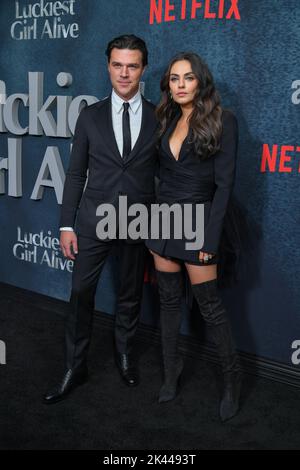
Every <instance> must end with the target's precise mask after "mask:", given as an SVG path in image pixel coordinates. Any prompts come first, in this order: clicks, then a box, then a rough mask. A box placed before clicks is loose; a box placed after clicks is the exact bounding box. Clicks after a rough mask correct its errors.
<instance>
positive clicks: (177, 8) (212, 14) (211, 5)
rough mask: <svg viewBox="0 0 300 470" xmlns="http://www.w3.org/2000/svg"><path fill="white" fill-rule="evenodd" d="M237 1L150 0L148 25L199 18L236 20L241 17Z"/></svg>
mask: <svg viewBox="0 0 300 470" xmlns="http://www.w3.org/2000/svg"><path fill="white" fill-rule="evenodd" d="M238 1H239V0H203V1H202V2H199V1H197V0H180V1H178V2H177V4H176V5H175V4H174V0H150V14H149V23H150V24H154V23H162V22H167V21H176V20H186V19H192V20H193V19H196V18H199V17H200V16H201V17H202V18H203V19H205V20H207V19H220V18H223V19H226V20H231V19H236V20H240V19H241V15H240V12H239V8H238Z"/></svg>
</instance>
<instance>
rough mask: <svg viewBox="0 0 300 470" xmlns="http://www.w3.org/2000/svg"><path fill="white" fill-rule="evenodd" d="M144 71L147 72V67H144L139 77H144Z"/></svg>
mask: <svg viewBox="0 0 300 470" xmlns="http://www.w3.org/2000/svg"><path fill="white" fill-rule="evenodd" d="M146 70H147V65H145V67H144V68H143V71H142V75H141V76H143V75H144V73H145V72H146Z"/></svg>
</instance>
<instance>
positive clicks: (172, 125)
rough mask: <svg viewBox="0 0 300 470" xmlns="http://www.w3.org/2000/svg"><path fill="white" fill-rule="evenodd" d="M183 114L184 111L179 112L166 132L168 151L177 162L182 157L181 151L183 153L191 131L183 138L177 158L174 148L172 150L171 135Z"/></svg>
mask: <svg viewBox="0 0 300 470" xmlns="http://www.w3.org/2000/svg"><path fill="white" fill-rule="evenodd" d="M181 116H182V113H181V112H180V113H177V114H176V115H175V117H174V118H173V120H172V121H171V123H170V125H169V129H168V130H167V132H166V139H167V148H168V151H169V154H170V156H171V158H172V159H173V160H174V161H175V162H178V161H179V160H180V157H181V153H182V150H183V147H184V145H185V142H186V140H187V138H188V136H189V133H190V131H188V133H187V135H186V137H185V138H184V139H183V141H182V143H181V147H180V150H179V152H178V158H175V156H174V154H173V152H172V150H171V146H170V136H171V134H172V133H173V132H174V130H175V128H176V125H177V123H178V121H179V119H180V118H181Z"/></svg>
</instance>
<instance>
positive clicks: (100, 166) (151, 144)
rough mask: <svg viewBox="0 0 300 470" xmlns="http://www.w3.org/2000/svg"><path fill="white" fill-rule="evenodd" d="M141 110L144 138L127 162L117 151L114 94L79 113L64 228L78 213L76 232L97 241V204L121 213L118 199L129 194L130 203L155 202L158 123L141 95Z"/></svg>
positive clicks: (65, 197) (65, 198) (66, 189)
mask: <svg viewBox="0 0 300 470" xmlns="http://www.w3.org/2000/svg"><path fill="white" fill-rule="evenodd" d="M142 106H143V108H142V123H141V130H140V134H139V137H138V139H137V142H136V144H135V145H134V147H133V149H132V151H131V153H130V155H129V157H128V158H127V159H126V161H124V160H123V158H122V156H121V155H120V153H119V150H118V146H117V142H116V139H115V135H114V131H113V125H112V109H111V96H109V97H108V98H106V99H104V100H103V101H100V102H97V103H95V104H92V105H91V106H87V107H86V108H84V109H83V110H82V111H81V113H80V115H79V117H78V120H77V123H76V128H75V134H74V140H73V148H72V152H71V159H70V165H69V168H68V171H67V173H66V181H65V186H64V192H63V202H62V209H61V218H60V226H61V227H62V226H65V227H67V226H68V227H69V226H70V227H74V225H75V219H76V215H77V220H76V231H77V232H78V234H80V235H83V236H87V237H92V238H97V235H96V225H97V222H98V221H99V220H100V218H99V217H97V216H96V209H97V207H98V205H99V204H101V203H110V204H113V205H114V207H115V208H116V209H117V205H118V197H119V196H120V195H126V196H127V198H128V205H129V204H133V203H143V204H146V205H148V204H150V203H151V202H153V201H154V199H155V192H154V175H155V171H156V164H157V159H158V157H157V149H156V129H157V121H156V117H155V113H154V110H155V106H154V105H153V104H151V103H149V102H148V101H147V100H145V99H144V98H143V97H142ZM87 172H88V181H87V185H86V188H85V191H84V192H83V189H84V186H85V183H86V178H87ZM79 204H80V207H79ZM78 208H79V211H78ZM77 211H78V214H77ZM129 241H130V240H129Z"/></svg>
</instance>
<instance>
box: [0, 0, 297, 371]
mask: <svg viewBox="0 0 300 470" xmlns="http://www.w3.org/2000/svg"><path fill="white" fill-rule="evenodd" d="M17 3H18V5H19V10H21V9H22V7H23V6H28V5H34V4H35V3H40V1H39V2H35V1H33V0H32V1H24V0H23V1H20V2H15V1H13V0H1V2H0V80H1V81H2V95H3V83H5V84H6V94H7V96H10V95H12V94H14V93H28V72H44V98H46V97H48V95H72V96H73V97H76V96H78V95H92V96H95V97H97V98H98V99H101V98H103V97H105V96H107V95H108V93H109V92H110V83H109V80H108V76H107V72H106V57H105V55H104V51H105V47H106V44H107V42H108V41H109V40H110V39H112V38H113V37H115V36H117V35H119V34H124V33H134V34H136V35H138V36H141V37H143V38H144V39H145V40H146V42H147V45H148V48H149V67H148V70H147V72H146V73H145V75H144V82H145V96H146V98H148V99H150V100H151V101H152V102H153V103H157V101H158V99H159V81H160V78H161V75H162V72H163V70H164V67H165V65H166V64H167V62H168V60H169V59H170V58H171V57H172V56H173V55H174V54H175V53H176V52H179V51H181V50H187V49H188V50H193V51H195V52H197V53H199V54H200V55H201V56H203V57H204V58H205V59H206V61H207V63H208V64H209V66H210V68H211V70H212V72H213V74H214V77H215V80H216V84H217V87H218V89H219V91H220V93H221V96H222V101H223V105H224V106H225V107H229V108H231V109H232V110H233V111H234V112H235V114H236V115H237V117H238V121H239V128H240V144H239V154H238V168H237V179H236V185H235V194H236V196H237V198H238V200H239V201H240V202H241V204H242V205H243V206H244V207H245V209H247V211H248V215H249V218H250V219H251V223H252V224H253V227H255V229H256V230H257V233H259V234H260V235H259V236H257V239H256V249H255V252H254V255H252V256H251V259H249V260H248V269H247V271H246V272H245V273H244V275H243V279H242V280H241V282H240V283H239V284H238V286H236V287H233V288H230V289H229V288H228V289H226V290H224V291H223V295H224V299H225V302H226V305H227V306H228V310H229V312H230V316H231V319H232V322H233V326H234V332H235V337H236V340H237V343H238V347H239V348H240V349H241V350H243V351H246V352H250V353H254V354H257V355H259V356H263V357H266V358H270V359H275V360H278V361H282V362H285V363H287V364H290V365H292V363H291V354H292V349H291V344H292V342H293V340H295V339H300V309H299V306H300V296H299V291H300V290H299V285H300V274H299V263H300V249H299V243H300V210H299V207H300V198H299V162H300V159H299V155H300V154H299V151H298V150H297V146H298V145H300V138H299V136H300V119H299V117H300V103H298V101H300V99H299V98H298V95H299V96H300V93H298V89H300V65H299V64H300V49H299V40H300V30H299V23H300V3H299V1H298V0H288V1H287V0H276V1H274V0H239V1H238V2H232V0H228V1H227V0H225V2H223V3H224V14H223V15H222V14H221V15H220V16H221V18H205V17H204V16H205V10H204V7H205V5H206V8H208V7H209V8H210V9H209V10H207V12H208V11H209V12H218V11H219V7H220V4H221V3H222V2H221V0H215V1H213V0H211V1H210V2H209V1H208V0H207V1H206V2H205V1H203V2H202V3H203V6H202V8H199V9H198V10H197V11H196V18H191V8H192V5H193V2H192V0H187V1H186V2H183V1H181V0H179V1H178V0H173V1H172V0H170V1H169V2H168V1H167V0H163V1H161V2H160V1H159V0H158V1H156V2H154V1H152V2H151V1H150V0H128V1H126V2H125V1H123V0H110V1H109V2H107V1H105V0H76V1H73V2H71V3H73V5H72V8H73V9H74V15H62V17H61V23H65V24H69V23H73V22H75V23H77V24H78V34H79V35H78V37H77V38H70V37H68V38H61V39H58V38H53V39H50V38H49V37H47V36H44V37H43V38H40V37H37V39H23V40H18V39H16V38H13V37H12V30H11V28H12V25H13V23H14V22H15V21H17V19H16V4H17ZM44 3H46V2H44ZM48 3H54V2H48ZM64 3H65V4H66V5H67V4H69V5H70V2H64ZM160 3H161V4H162V8H163V10H162V21H161V22H160V23H158V22H157V21H156V20H155V21H154V22H153V24H150V6H151V4H152V6H155V5H156V6H158V7H159V5H160ZM184 3H186V18H185V19H181V18H180V15H181V8H182V5H183V4H184ZM232 3H233V4H234V3H235V4H236V5H237V7H238V11H239V16H240V19H238V18H236V16H234V15H233V16H231V17H230V18H228V19H226V12H227V13H228V11H229V10H230V6H231V5H232ZM194 4H195V2H194ZM168 5H169V8H170V10H169V16H171V18H168V17H166V16H165V14H166V9H167V8H168ZM207 12H206V16H208V13H207ZM172 15H173V16H174V17H175V18H174V19H172ZM46 19H47V17H42V18H38V21H37V24H38V28H39V31H38V33H39V34H40V32H41V27H42V25H43V24H44V22H45V20H46ZM165 19H167V20H168V19H169V21H165ZM22 21H23V20H22ZM30 21H31V19H30V18H28V19H27V23H26V24H27V25H29V24H30ZM49 21H50V22H52V21H53V17H52V18H51V19H49ZM15 34H19V30H18V29H17V28H16V29H15ZM59 72H67V73H70V74H71V75H72V77H73V83H72V85H71V86H70V87H69V88H68V89H64V88H60V87H59V86H58V85H57V83H56V76H57V74H58V73H59ZM297 80H298V81H299V82H297ZM0 83H1V82H0ZM0 93H1V90H0ZM4 101H5V98H3V96H2V103H3V104H4ZM0 106H1V105H0ZM0 116H1V115H0ZM27 120H28V113H27V111H26V109H25V107H21V109H20V121H21V123H22V124H23V125H26V121H27ZM8 138H16V136H15V135H13V134H12V133H9V132H1V133H0V158H7V156H8ZM19 138H20V139H21V142H22V183H23V194H22V197H12V196H8V195H7V185H8V175H7V171H5V170H2V171H1V170H0V174H2V175H4V176H3V178H4V182H5V188H6V189H5V193H4V194H3V195H0V250H1V261H0V281H3V282H6V283H9V284H12V285H15V286H19V287H23V288H26V289H29V290H32V291H36V292H40V293H43V294H47V295H50V296H53V297H56V298H59V299H67V298H68V296H69V290H70V280H71V275H70V273H68V272H66V271H63V270H61V269H54V268H51V267H48V266H47V265H46V264H45V263H43V264H40V263H39V262H37V263H33V262H28V261H25V260H23V261H22V260H19V259H17V258H16V257H15V256H14V254H13V247H14V245H15V244H16V243H17V229H18V227H20V229H21V234H23V235H24V233H25V232H26V233H39V232H41V231H43V232H44V234H47V232H48V231H50V232H51V235H52V237H58V217H59V209H60V208H59V205H58V203H57V200H56V196H55V192H54V190H53V189H52V188H45V191H44V195H43V197H42V198H41V199H40V200H38V201H37V200H32V199H31V198H30V197H31V194H32V191H33V187H34V185H35V181H36V178H37V175H38V172H39V170H40V167H41V164H42V161H43V158H44V155H45V152H46V149H47V146H57V148H58V150H59V155H60V158H61V160H62V163H63V166H64V168H65V169H66V167H67V164H68V160H69V154H70V142H71V139H70V138H55V137H46V136H31V135H24V136H19ZM264 144H266V145H267V147H266V148H267V149H269V150H270V152H272V150H273V151H274V152H275V150H277V158H276V161H275V157H276V155H275V157H274V168H273V170H274V171H270V167H269V166H268V165H267V168H266V171H261V165H262V160H263V146H264ZM275 146H277V147H275ZM283 146H289V147H288V149H287V155H288V157H287V158H286V159H285V161H284V154H283V152H284V147H283ZM299 150H300V148H299ZM280 156H281V167H280ZM0 164H1V162H0ZM280 170H281V171H280ZM115 286H116V281H115V269H114V258H113V257H112V258H111V259H110V262H109V263H108V265H107V266H106V269H105V272H104V275H103V277H102V279H101V282H100V284H99V288H98V291H97V308H98V309H99V310H102V311H105V312H107V313H113V311H114V307H115V294H114V292H115ZM152 289H153V287H152V286H150V285H148V284H147V283H146V284H145V297H144V302H143V312H142V321H143V322H145V323H148V324H157V321H158V318H157V317H158V314H157V310H156V303H155V302H154V301H153V296H152ZM182 331H183V333H186V334H194V331H193V319H192V318H191V313H190V312H188V311H187V310H186V315H185V319H184V324H183V329H182Z"/></svg>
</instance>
